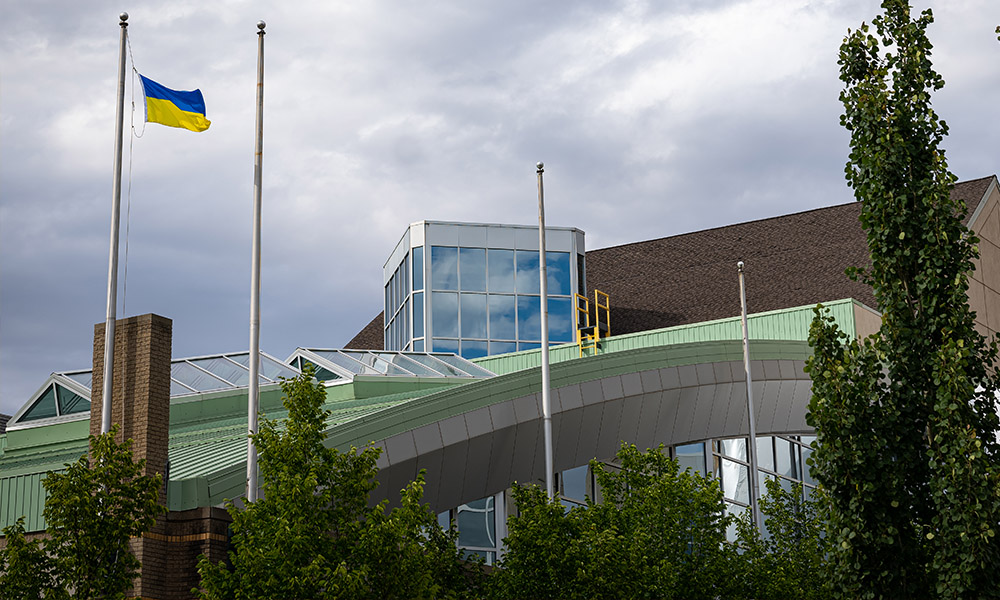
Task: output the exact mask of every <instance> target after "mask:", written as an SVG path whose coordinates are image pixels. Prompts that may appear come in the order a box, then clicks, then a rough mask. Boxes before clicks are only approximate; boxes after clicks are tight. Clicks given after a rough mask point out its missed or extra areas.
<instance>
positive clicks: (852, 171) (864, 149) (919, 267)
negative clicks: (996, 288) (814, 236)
mask: <svg viewBox="0 0 1000 600" xmlns="http://www.w3.org/2000/svg"><path fill="white" fill-rule="evenodd" d="M882 8H883V14H881V15H879V16H877V17H876V18H875V19H874V20H873V21H872V24H873V26H874V30H875V31H874V33H872V32H871V31H870V29H869V27H868V25H864V24H863V25H862V26H861V28H860V29H859V30H858V31H854V32H849V34H848V36H847V37H846V39H845V40H844V43H843V45H842V46H841V50H840V61H839V64H840V66H841V79H842V80H843V81H844V83H845V89H844V91H843V92H842V93H841V101H842V102H843V104H844V108H845V113H844V115H843V117H842V119H841V122H842V124H843V125H844V126H845V127H846V128H847V129H848V130H850V132H851V153H850V160H849V162H848V164H847V168H846V174H847V180H848V182H849V184H850V185H851V187H853V188H854V190H855V196H856V197H857V199H858V200H859V201H861V206H862V208H861V223H862V225H863V226H864V228H865V230H866V233H867V239H868V247H869V252H870V255H871V267H870V269H868V270H864V271H862V270H857V269H855V270H852V272H851V274H852V275H853V276H855V277H857V278H858V279H859V280H861V281H863V282H866V283H868V284H870V285H871V286H872V288H873V291H874V294H875V298H876V300H877V302H878V305H879V308H880V309H881V310H882V313H883V317H882V328H881V330H880V332H879V334H878V335H875V336H872V337H870V338H868V339H865V340H862V341H860V342H859V341H857V340H851V339H848V337H847V335H846V334H845V333H844V332H843V331H841V330H840V329H839V328H838V327H837V326H836V324H835V323H834V322H833V319H832V318H831V317H829V315H828V314H827V313H825V312H823V311H822V309H821V307H819V308H817V316H816V319H815V320H814V321H813V324H812V327H811V329H810V343H811V344H812V346H813V349H814V356H813V358H812V359H811V360H810V361H809V363H808V365H807V370H808V371H809V373H810V376H811V378H812V381H813V398H812V401H811V403H810V412H809V415H808V417H807V419H808V422H809V423H810V424H811V425H812V426H814V427H815V428H816V432H817V449H816V451H815V453H814V455H813V461H814V465H815V469H814V475H815V476H816V478H817V479H818V480H819V481H820V482H821V483H822V484H823V486H824V487H825V488H826V490H827V492H828V494H829V498H830V532H831V533H830V534H831V545H832V548H833V554H832V559H833V569H832V584H833V592H832V593H833V595H834V596H835V597H843V598H878V597H893V598H895V597H899V598H906V597H921V598H930V597H940V598H958V597H981V596H984V595H991V594H996V590H998V589H1000V546H998V542H997V540H998V537H997V535H996V528H997V525H998V523H1000V472H998V468H997V459H998V458H1000V446H998V444H997V440H996V433H997V429H998V420H997V413H996V409H995V406H994V403H995V396H994V394H995V393H996V390H997V380H996V372H995V370H993V367H991V366H990V365H995V364H996V360H997V345H996V341H995V340H994V341H992V342H989V343H987V341H986V340H985V339H984V338H983V337H982V336H981V335H980V334H979V333H978V332H977V331H976V330H975V328H974V317H973V314H972V313H971V311H970V310H969V308H968V305H967V304H966V292H967V289H968V277H969V274H970V273H971V271H972V270H973V262H972V261H973V259H975V258H976V257H977V256H978V251H977V248H976V244H977V243H978V240H977V239H976V237H975V236H974V235H972V233H971V232H970V231H969V230H968V229H967V228H966V227H965V226H964V225H963V224H962V221H961V219H962V217H963V216H964V215H965V214H966V210H967V209H966V207H965V205H964V204H963V203H962V202H961V201H958V200H955V199H952V198H951V195H950V190H951V186H952V185H953V184H954V183H955V178H954V176H953V175H952V174H951V173H950V172H949V171H948V168H947V163H946V161H945V158H944V152H943V151H942V150H941V149H940V147H939V146H940V143H941V141H942V140H943V138H944V136H945V135H946V134H947V125H946V124H945V123H944V121H942V120H940V119H939V118H938V116H937V114H936V113H935V112H934V110H933V109H932V108H931V103H930V95H931V93H932V92H933V91H935V90H938V89H940V88H941V87H942V86H943V85H944V81H943V79H942V78H941V76H940V75H938V74H937V73H936V72H935V71H934V70H933V68H932V66H931V62H930V55H931V44H930V42H929V40H928V39H927V37H926V29H927V27H928V26H929V25H930V24H931V22H932V21H933V17H932V14H931V12H930V11H929V10H927V11H924V12H923V13H921V14H920V16H919V17H917V18H912V17H911V15H910V7H909V4H908V2H906V1H905V0H886V1H885V2H883V3H882Z"/></svg>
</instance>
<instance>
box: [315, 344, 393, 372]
mask: <svg viewBox="0 0 1000 600" xmlns="http://www.w3.org/2000/svg"><path fill="white" fill-rule="evenodd" d="M313 354H315V355H316V356H319V357H320V358H322V359H325V360H328V361H330V362H331V363H333V364H335V365H337V366H338V367H342V368H344V369H347V370H348V371H350V372H351V373H354V374H355V375H378V374H379V372H378V371H376V370H375V369H373V368H371V367H369V366H366V365H363V364H361V363H359V362H358V361H356V360H354V359H353V358H350V357H348V356H345V355H343V354H341V353H340V352H338V351H336V350H314V351H313Z"/></svg>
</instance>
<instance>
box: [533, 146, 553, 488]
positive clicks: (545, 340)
mask: <svg viewBox="0 0 1000 600" xmlns="http://www.w3.org/2000/svg"><path fill="white" fill-rule="evenodd" d="M536 167H537V171H536V172H537V173H538V265H539V269H538V272H539V278H540V279H541V281H540V282H539V283H540V286H541V288H542V289H541V293H542V415H543V423H544V428H545V491H546V493H548V495H549V500H552V499H553V498H554V497H555V487H554V486H553V484H552V479H553V477H554V476H555V473H553V470H554V467H553V464H552V463H553V460H552V398H551V397H550V394H551V390H550V388H551V387H552V384H551V381H550V380H549V301H548V300H549V290H548V288H549V282H548V275H547V273H546V268H545V267H546V264H545V192H544V190H543V188H542V173H543V172H544V171H545V165H543V164H542V163H538V164H537V165H536Z"/></svg>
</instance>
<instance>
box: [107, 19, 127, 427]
mask: <svg viewBox="0 0 1000 600" xmlns="http://www.w3.org/2000/svg"><path fill="white" fill-rule="evenodd" d="M118 19H119V24H120V25H121V41H120V43H119V48H118V104H117V106H116V107H115V166H114V173H115V179H114V182H113V183H112V185H111V198H112V199H111V251H110V256H109V257H108V313H107V320H106V321H105V324H104V389H103V390H102V392H103V393H102V395H101V433H107V432H109V431H111V390H112V389H113V388H112V377H113V376H114V372H115V369H114V367H115V319H116V318H117V316H118V224H119V221H121V206H122V129H123V121H124V113H125V36H126V34H127V31H128V13H125V12H123V13H122V14H120V15H118Z"/></svg>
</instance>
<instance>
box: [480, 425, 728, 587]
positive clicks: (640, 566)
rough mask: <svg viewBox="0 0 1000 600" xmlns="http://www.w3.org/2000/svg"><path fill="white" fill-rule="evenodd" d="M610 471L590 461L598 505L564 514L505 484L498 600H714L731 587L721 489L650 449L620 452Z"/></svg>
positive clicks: (533, 493)
mask: <svg viewBox="0 0 1000 600" xmlns="http://www.w3.org/2000/svg"><path fill="white" fill-rule="evenodd" d="M617 462H618V463H619V464H620V465H621V468H620V470H618V469H615V470H612V469H610V468H607V467H605V466H604V465H602V464H601V463H598V462H596V461H592V462H591V468H592V469H594V471H595V473H596V476H597V480H598V483H599V485H600V487H601V490H602V496H603V497H602V499H601V501H600V502H595V501H593V499H588V501H587V505H586V506H585V507H579V508H574V509H573V510H570V511H568V512H567V511H566V510H565V509H564V508H563V507H562V505H561V504H559V502H558V501H557V500H556V501H552V502H550V501H549V500H548V498H547V497H546V494H545V492H544V491H542V490H541V489H540V488H538V487H537V486H528V487H515V489H514V499H515V501H516V503H517V508H518V514H517V515H516V516H514V517H512V518H510V519H509V520H508V522H507V527H508V536H507V538H506V544H507V552H506V554H505V555H504V557H503V559H502V561H501V563H500V569H499V570H498V571H497V572H495V573H494V575H493V577H492V578H491V582H490V583H491V587H492V592H493V595H494V596H496V597H500V598H690V599H697V598H718V597H728V596H727V595H728V594H729V590H730V588H731V587H732V583H733V582H732V577H731V562H732V560H733V556H734V553H733V552H732V549H731V548H730V547H729V545H728V544H725V538H726V526H727V525H728V523H729V520H730V519H731V517H728V516H727V515H726V512H725V505H724V501H723V496H722V491H721V490H720V488H719V486H718V484H717V483H716V482H715V481H714V480H711V479H704V478H702V477H701V476H700V475H697V474H694V473H692V472H691V471H690V470H688V471H684V472H680V471H679V469H678V466H677V462H676V461H675V460H672V459H670V458H668V457H667V456H666V455H665V454H664V453H663V447H662V446H661V447H660V448H659V449H657V450H648V451H647V452H640V451H639V450H638V449H637V448H636V447H635V446H629V445H623V446H622V448H621V449H620V450H619V452H618V455H617Z"/></svg>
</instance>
